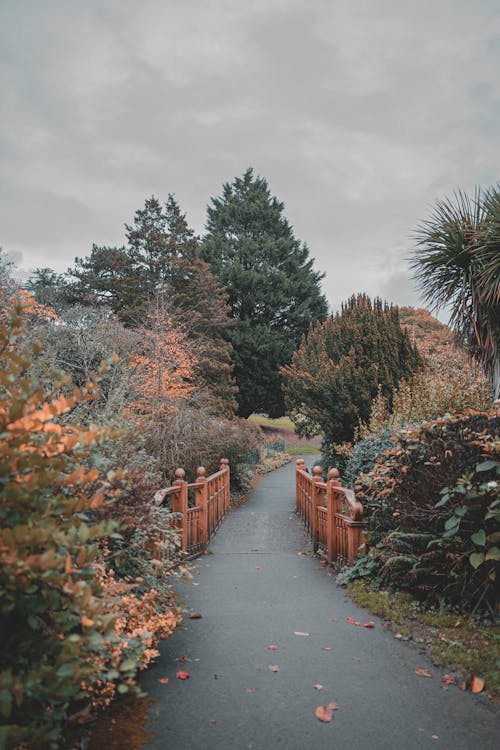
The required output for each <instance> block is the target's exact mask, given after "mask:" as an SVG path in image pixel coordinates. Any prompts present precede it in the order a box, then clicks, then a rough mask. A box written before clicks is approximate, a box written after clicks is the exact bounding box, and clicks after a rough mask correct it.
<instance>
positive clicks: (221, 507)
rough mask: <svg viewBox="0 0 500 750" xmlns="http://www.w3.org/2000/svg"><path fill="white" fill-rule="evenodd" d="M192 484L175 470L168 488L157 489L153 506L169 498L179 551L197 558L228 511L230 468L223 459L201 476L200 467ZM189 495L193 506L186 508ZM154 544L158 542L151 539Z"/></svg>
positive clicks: (178, 470)
mask: <svg viewBox="0 0 500 750" xmlns="http://www.w3.org/2000/svg"><path fill="white" fill-rule="evenodd" d="M196 474H197V477H196V482H186V481H185V479H184V477H185V476H186V472H185V471H184V469H177V471H176V472H175V481H174V483H173V484H172V486H171V487H168V488H167V489H163V490H159V491H158V492H157V493H156V494H155V496H154V502H155V504H156V505H162V504H163V503H164V502H165V500H166V499H167V498H171V502H172V513H175V514H177V515H176V516H175V517H173V523H172V526H173V528H176V529H177V531H178V533H179V536H180V548H181V550H183V551H184V552H186V553H187V555H189V556H191V555H197V554H199V553H200V552H203V551H204V550H205V549H206V548H207V544H208V542H209V541H210V539H211V537H212V536H213V535H214V533H215V531H216V530H217V529H218V527H219V526H220V523H221V521H222V519H223V518H224V516H225V515H226V513H227V512H228V510H229V503H230V492H229V486H230V469H229V461H228V460H227V458H223V459H222V460H221V462H220V469H219V471H217V472H215V474H212V475H211V476H209V477H207V476H205V474H206V471H205V469H204V468H203V466H200V468H199V469H198V470H197V472H196ZM190 496H191V498H192V500H193V501H194V506H193V507H189V499H190ZM155 541H156V543H157V545H160V546H161V542H159V541H158V540H155Z"/></svg>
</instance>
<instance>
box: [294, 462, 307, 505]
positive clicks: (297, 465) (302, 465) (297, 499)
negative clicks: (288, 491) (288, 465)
mask: <svg viewBox="0 0 500 750" xmlns="http://www.w3.org/2000/svg"><path fill="white" fill-rule="evenodd" d="M304 469H305V463H304V459H303V458H298V459H297V460H296V461H295V508H296V510H297V513H299V514H301V507H300V500H301V497H300V494H301V492H300V491H301V482H302V475H301V474H299V471H304Z"/></svg>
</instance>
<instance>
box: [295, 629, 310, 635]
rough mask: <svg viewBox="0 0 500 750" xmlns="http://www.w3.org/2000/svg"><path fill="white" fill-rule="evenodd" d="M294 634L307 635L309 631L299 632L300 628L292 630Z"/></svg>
mask: <svg viewBox="0 0 500 750" xmlns="http://www.w3.org/2000/svg"><path fill="white" fill-rule="evenodd" d="M293 634H294V635H309V633H301V632H300V630H294V632H293Z"/></svg>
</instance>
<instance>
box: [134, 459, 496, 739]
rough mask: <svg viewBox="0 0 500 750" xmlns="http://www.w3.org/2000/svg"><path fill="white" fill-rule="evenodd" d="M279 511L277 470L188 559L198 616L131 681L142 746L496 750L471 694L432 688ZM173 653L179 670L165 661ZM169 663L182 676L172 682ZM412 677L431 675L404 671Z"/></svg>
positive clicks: (435, 683) (410, 651) (486, 717)
mask: <svg viewBox="0 0 500 750" xmlns="http://www.w3.org/2000/svg"><path fill="white" fill-rule="evenodd" d="M293 507H294V465H293V464H290V465H289V466H286V467H284V468H283V469H280V470H279V471H276V472H274V473H273V474H271V475H269V476H267V477H265V478H264V479H262V481H261V482H260V484H259V485H258V486H257V488H256V489H255V491H254V493H253V496H252V499H251V500H250V501H249V502H248V503H246V504H245V505H243V506H242V507H241V508H239V509H237V510H234V511H232V512H231V513H230V514H229V516H228V517H227V518H226V520H225V521H224V524H223V526H222V527H221V529H220V530H219V532H218V534H217V536H216V538H215V540H214V542H213V544H212V545H211V551H212V553H213V554H211V555H206V556H203V557H202V558H200V559H199V560H198V561H197V564H196V566H197V568H198V573H197V574H196V575H195V577H194V581H195V582H196V583H197V584H199V585H197V586H187V585H186V586H181V587H180V590H181V596H182V597H183V598H184V602H185V604H186V606H187V607H188V608H189V611H192V612H201V613H202V615H203V618H202V619H201V620H186V622H185V624H184V625H183V626H182V628H180V629H179V630H178V632H177V633H175V634H174V635H173V636H172V637H171V638H169V639H168V640H167V641H165V642H164V643H163V645H162V654H161V657H160V659H159V660H158V663H157V665H156V666H155V667H153V668H152V669H150V670H148V672H147V673H146V674H145V676H144V679H143V680H142V684H143V686H144V688H145V689H146V690H147V691H148V693H149V694H150V695H152V696H154V698H155V699H156V700H155V702H154V704H153V706H152V708H151V710H150V730H151V741H150V742H149V743H148V744H147V745H146V748H147V750H160V749H161V750H240V749H242V750H243V749H247V748H248V749H252V750H273V748H284V749H285V748H286V750H327V749H328V748H336V749H340V750H357V749H358V748H368V749H369V750H417V749H418V750H420V749H421V748H426V747H429V748H430V747H434V748H439V749H440V750H443V749H446V750H452V749H453V750H493V749H494V748H495V750H498V748H499V746H500V743H499V734H498V730H499V728H500V727H499V722H498V715H497V713H496V711H495V710H494V708H493V707H492V706H491V705H488V704H487V700H486V698H485V697H484V696H477V697H476V696H472V695H471V694H466V693H463V692H462V691H460V690H459V689H458V688H456V687H454V686H452V687H449V688H443V687H442V685H441V676H442V674H443V672H444V670H441V669H438V668H436V667H433V666H432V664H431V663H430V662H429V661H428V660H427V659H426V658H425V657H424V656H423V655H422V654H421V653H420V652H419V651H418V650H417V649H416V648H415V646H413V645H412V644H408V643H402V642H400V641H397V640H395V639H394V637H393V636H392V634H391V633H390V632H388V631H387V630H386V629H384V628H382V623H381V621H380V620H379V619H377V618H375V617H373V616H372V615H369V614H368V613H367V612H366V611H365V610H362V609H359V608H358V607H356V606H355V605H354V604H353V603H352V602H351V601H350V600H349V599H348V598H347V596H346V595H345V592H344V591H343V590H342V589H340V588H338V587H337V586H336V584H335V582H334V579H333V577H329V576H327V575H326V574H325V570H324V568H322V567H321V565H320V563H319V561H318V560H316V559H314V558H313V557H311V556H309V555H306V556H301V555H298V554H297V553H298V552H300V551H301V550H302V549H303V548H304V545H305V542H306V540H305V537H304V532H303V530H302V526H301V525H300V523H299V521H298V519H297V518H296V517H295V515H294V513H293ZM346 617H354V618H355V619H357V620H359V621H361V622H366V621H367V620H373V621H374V622H375V625H376V626H375V628H373V629H367V628H362V627H356V626H354V625H351V624H349V623H347V622H346V621H345V618H346ZM332 618H336V621H333V620H332ZM294 631H298V632H307V633H309V634H310V635H309V636H297V635H294ZM271 644H273V645H277V646H278V649H277V650H268V648H267V647H268V646H269V645H271ZM324 646H327V647H329V648H331V650H324V649H323V647H324ZM183 655H185V656H187V657H188V659H189V660H190V661H187V662H185V663H184V664H180V665H179V663H178V662H177V659H178V658H179V657H181V656H183ZM269 665H279V668H280V669H279V672H272V671H271V670H270V669H269ZM179 667H180V668H181V669H185V670H186V671H188V672H190V675H191V677H190V679H188V680H186V681H184V682H182V681H181V680H178V679H176V677H175V673H176V670H177V669H178V668H179ZM421 667H424V668H428V669H429V670H430V671H431V673H432V674H433V675H434V678H433V679H426V678H424V677H419V676H417V675H415V669H418V668H421ZM163 677H169V683H168V684H161V683H160V682H159V679H160V678H163ZM315 684H321V685H323V686H324V687H323V690H321V691H317V690H315V689H314V687H313V686H314V685H315ZM332 700H335V701H336V702H337V703H338V704H339V709H338V710H337V711H335V713H334V720H333V721H332V722H331V723H330V724H322V723H321V722H319V721H318V719H316V717H315V713H314V712H315V709H316V707H317V706H319V705H322V704H326V703H328V702H330V701H332Z"/></svg>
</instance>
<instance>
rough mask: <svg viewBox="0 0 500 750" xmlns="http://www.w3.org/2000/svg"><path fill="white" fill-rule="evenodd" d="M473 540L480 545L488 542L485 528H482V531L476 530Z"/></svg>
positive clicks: (482, 545)
mask: <svg viewBox="0 0 500 750" xmlns="http://www.w3.org/2000/svg"><path fill="white" fill-rule="evenodd" d="M471 541H472V542H474V544H477V545H479V546H480V547H484V545H485V544H486V532H485V530H484V529H481V530H480V531H476V533H475V534H473V535H472V536H471Z"/></svg>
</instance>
